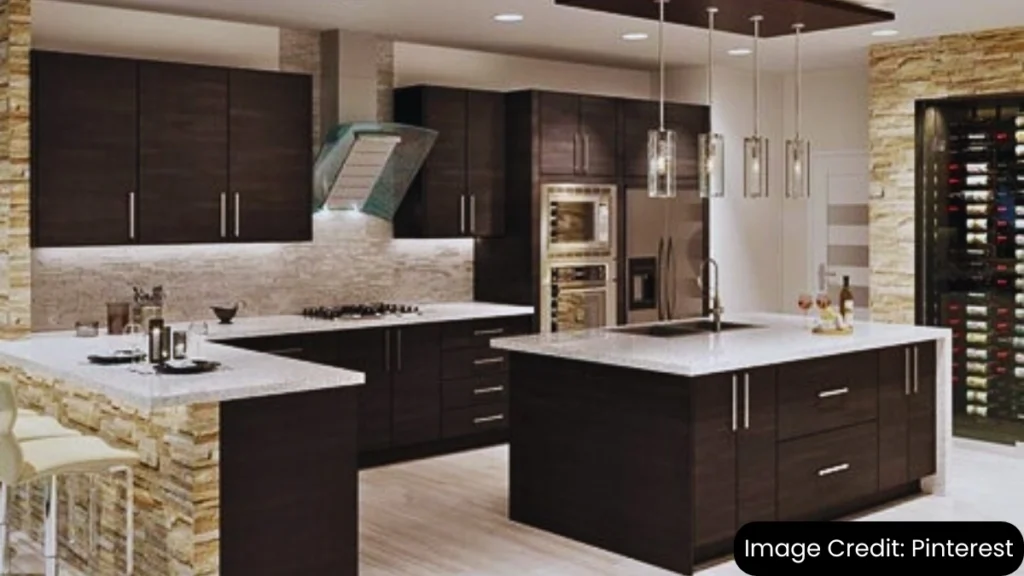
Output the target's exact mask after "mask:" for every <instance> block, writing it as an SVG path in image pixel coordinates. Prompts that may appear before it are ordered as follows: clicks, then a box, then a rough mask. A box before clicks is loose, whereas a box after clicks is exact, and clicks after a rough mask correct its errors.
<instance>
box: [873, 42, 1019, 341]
mask: <svg viewBox="0 0 1024 576" xmlns="http://www.w3.org/2000/svg"><path fill="white" fill-rule="evenodd" d="M870 65H871V99H870V106H871V108H870V111H871V120H870V127H869V137H870V142H871V196H872V198H873V199H872V200H871V228H870V243H871V312H872V317H873V319H875V320H878V321H883V322H901V323H913V321H914V299H915V292H914V288H915V279H914V258H915V255H914V245H915V242H916V238H915V233H914V194H915V190H914V163H915V158H914V148H915V117H914V102H915V100H920V99H929V98H943V97H947V96H964V95H974V94H998V93H1008V92H1024V28H1008V29H1002V30H991V31H985V32H977V33H972V34H959V35H953V36H942V37H938V38H932V39H929V40H917V41H910V42H901V43H895V44H882V45H877V46H873V47H872V48H871V52H870Z"/></svg>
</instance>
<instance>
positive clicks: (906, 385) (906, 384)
mask: <svg viewBox="0 0 1024 576" xmlns="http://www.w3.org/2000/svg"><path fill="white" fill-rule="evenodd" d="M903 393H904V394H905V395H907V396H910V348H904V349H903Z"/></svg>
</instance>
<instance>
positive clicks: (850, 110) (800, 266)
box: [779, 63, 869, 305]
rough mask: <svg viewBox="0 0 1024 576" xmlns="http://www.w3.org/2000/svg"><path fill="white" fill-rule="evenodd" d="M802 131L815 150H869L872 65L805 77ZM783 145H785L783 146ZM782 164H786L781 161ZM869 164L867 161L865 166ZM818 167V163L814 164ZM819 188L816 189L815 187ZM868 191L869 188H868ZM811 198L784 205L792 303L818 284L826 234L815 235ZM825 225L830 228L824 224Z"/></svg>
mask: <svg viewBox="0 0 1024 576" xmlns="http://www.w3.org/2000/svg"><path fill="white" fill-rule="evenodd" d="M795 91H796V82H795V76H794V75H793V74H789V75H787V77H786V80H785V98H784V104H783V106H784V108H783V116H784V118H785V135H784V138H791V137H792V136H793V134H794V132H795V129H796V108H795V106H796V92H795ZM801 100H802V106H801V107H802V114H801V116H802V118H801V134H802V135H803V136H804V137H805V138H807V139H808V140H810V142H811V152H812V156H813V155H814V154H818V153H826V154H827V153H837V152H860V151H866V150H868V146H869V141H868V115H869V112H868V106H869V104H868V67H867V64H866V63H865V65H863V66H858V67H852V68H836V69H828V70H813V71H807V72H805V73H804V74H803V79H802V92H801ZM781 151H784V149H782V150H781ZM779 169H780V170H782V166H781V165H780V167H779ZM868 170H869V167H868V166H867V165H866V164H865V166H864V171H865V173H867V172H868ZM811 171H814V164H813V163H812V164H811ZM812 194H813V191H812ZM865 194H867V191H866V190H865ZM810 218H811V210H810V203H809V202H805V201H791V202H786V203H785V205H784V208H783V224H784V225H783V238H782V247H783V288H782V289H783V293H784V294H785V298H786V301H787V302H786V303H787V305H788V304H789V301H795V300H794V299H795V298H796V295H797V294H799V293H800V292H802V291H806V290H813V289H816V278H817V274H816V271H815V266H814V263H813V258H812V252H813V245H814V243H816V242H819V241H822V242H823V241H825V240H826V239H816V238H813V237H812V235H811V226H810ZM822 229H823V230H824V229H826V228H822Z"/></svg>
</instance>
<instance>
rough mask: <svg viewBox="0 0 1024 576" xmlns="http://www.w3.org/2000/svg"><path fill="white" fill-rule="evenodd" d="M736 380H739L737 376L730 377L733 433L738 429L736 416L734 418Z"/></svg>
mask: <svg viewBox="0 0 1024 576" xmlns="http://www.w3.org/2000/svg"><path fill="white" fill-rule="evenodd" d="M737 378H739V376H737V375H736V374H733V375H732V431H733V432H735V431H736V429H737V428H739V425H738V421H737V416H736V388H737V382H736V380H737Z"/></svg>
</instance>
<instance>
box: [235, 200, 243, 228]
mask: <svg viewBox="0 0 1024 576" xmlns="http://www.w3.org/2000/svg"><path fill="white" fill-rule="evenodd" d="M241 207H242V195H241V194H239V193H238V192H235V238H239V237H241V234H242V215H241V209H242V208H241Z"/></svg>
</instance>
